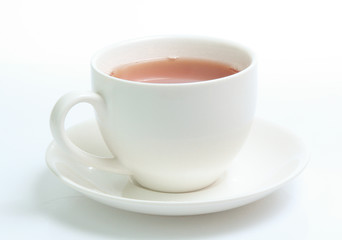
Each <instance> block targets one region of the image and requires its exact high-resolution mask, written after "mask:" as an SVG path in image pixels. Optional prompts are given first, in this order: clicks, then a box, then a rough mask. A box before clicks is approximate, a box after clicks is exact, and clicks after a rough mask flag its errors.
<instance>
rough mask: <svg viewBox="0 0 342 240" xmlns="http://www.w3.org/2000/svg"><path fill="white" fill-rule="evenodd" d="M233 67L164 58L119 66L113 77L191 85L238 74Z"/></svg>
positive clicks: (194, 60)
mask: <svg viewBox="0 0 342 240" xmlns="http://www.w3.org/2000/svg"><path fill="white" fill-rule="evenodd" d="M237 72H238V70H236V69H235V68H233V67H232V66H230V65H228V64H225V63H221V62H217V61H212V60H204V59H194V58H164V59H154V60H146V61H141V62H135V63H130V64H126V65H122V66H119V67H117V68H115V69H114V70H113V71H112V72H111V74H110V75H111V76H114V77H117V78H121V79H126V80H131V81H137V82H146V83H190V82H198V81H206V80H212V79H217V78H222V77H226V76H229V75H232V74H235V73H237Z"/></svg>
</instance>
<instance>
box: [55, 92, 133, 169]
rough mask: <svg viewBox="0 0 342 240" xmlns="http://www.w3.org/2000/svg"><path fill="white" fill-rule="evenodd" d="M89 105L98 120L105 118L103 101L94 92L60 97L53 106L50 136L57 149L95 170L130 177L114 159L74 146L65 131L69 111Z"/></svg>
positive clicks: (74, 93)
mask: <svg viewBox="0 0 342 240" xmlns="http://www.w3.org/2000/svg"><path fill="white" fill-rule="evenodd" d="M82 102H85V103H89V104H90V105H92V106H93V108H94V109H95V111H96V113H97V114H98V116H99V118H103V117H104V116H105V112H106V107H105V101H104V99H103V98H102V97H101V96H100V95H99V94H97V93H95V92H90V91H84V92H70V93H67V94H65V95H64V96H62V97H61V98H60V99H59V100H58V101H57V103H56V105H55V106H54V108H53V110H52V113H51V117H50V128H51V132H52V135H53V137H54V139H55V141H56V143H57V144H58V146H59V147H61V148H63V150H65V151H67V152H69V153H71V154H72V155H74V156H75V157H76V159H78V161H80V162H81V163H83V164H86V165H89V166H93V167H95V168H98V169H101V170H106V171H110V172H115V173H118V174H127V175H130V174H131V173H130V171H129V170H128V169H126V168H125V167H124V166H122V165H121V164H120V162H119V161H118V160H116V159H115V158H108V157H100V156H95V155H93V154H91V153H89V152H86V151H84V150H82V149H81V148H79V147H78V146H76V145H75V144H74V143H73V142H72V141H71V140H70V138H69V137H68V136H67V134H66V131H65V127H64V124H65V118H66V116H67V114H68V112H69V111H70V109H71V108H72V107H73V106H75V105H76V104H78V103H82Z"/></svg>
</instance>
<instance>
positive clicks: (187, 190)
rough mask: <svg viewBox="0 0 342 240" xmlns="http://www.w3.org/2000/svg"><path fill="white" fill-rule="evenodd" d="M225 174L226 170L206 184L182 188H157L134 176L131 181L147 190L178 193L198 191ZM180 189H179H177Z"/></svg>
mask: <svg viewBox="0 0 342 240" xmlns="http://www.w3.org/2000/svg"><path fill="white" fill-rule="evenodd" d="M223 175H225V172H224V173H223V174H221V175H220V176H219V177H218V178H216V179H215V180H214V181H212V182H210V183H209V184H205V185H203V184H202V185H200V186H199V187H195V188H185V187H181V188H178V187H171V188H170V187H168V189H167V190H166V188H163V189H160V188H157V187H149V186H147V185H143V184H141V183H140V182H139V181H137V180H136V179H135V178H134V176H130V181H131V182H132V183H133V184H134V185H136V186H138V187H141V188H144V189H147V190H150V191H154V192H161V193H174V194H177V193H190V192H196V191H201V190H203V189H205V188H207V187H210V186H211V185H213V184H215V183H216V182H217V181H218V180H219V179H221V177H222V176H223ZM177 189H179V190H177Z"/></svg>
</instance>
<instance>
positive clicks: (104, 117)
mask: <svg viewBox="0 0 342 240" xmlns="http://www.w3.org/2000/svg"><path fill="white" fill-rule="evenodd" d="M91 79H92V91H86V92H71V93H67V94H66V95H64V96H62V97H61V98H60V99H59V101H58V102H57V103H56V105H55V107H54V109H53V111H52V114H51V120H50V125H51V131H52V134H53V137H54V139H55V141H56V142H57V144H58V145H59V146H60V147H61V148H62V149H63V150H65V151H66V152H68V153H69V154H72V155H73V156H74V157H75V159H77V160H78V161H80V162H82V163H85V164H87V165H88V166H89V165H90V166H93V167H95V168H98V169H101V170H105V171H110V172H113V174H127V175H129V176H131V178H132V179H133V180H134V181H135V182H136V183H137V184H140V185H141V186H143V187H146V188H149V189H152V190H155V191H164V192H188V191H194V190H199V189H201V188H204V187H206V186H209V185H210V184H212V183H214V182H215V181H216V180H217V179H218V178H219V177H220V176H221V175H222V174H223V173H224V172H225V171H226V170H229V163H230V162H231V161H232V160H233V159H234V158H235V156H236V155H237V154H238V152H239V150H240V148H241V147H242V146H243V143H244V141H245V139H246V138H247V136H248V133H249V130H250V127H251V125H252V122H253V118H254V112H255V105H256V95H257V74H256V61H255V57H254V55H253V54H252V53H251V51H250V50H248V49H247V48H245V47H243V46H240V45H239V44H236V43H232V42H229V41H226V40H220V39H212V38H207V37H193V36H157V37H146V38H140V39H134V40H128V41H124V42H120V43H116V44H114V45H111V46H109V47H106V48H104V49H102V50H100V51H99V52H97V53H96V54H95V55H94V56H93V58H92V60H91ZM81 102H85V103H89V104H91V105H92V106H93V108H94V109H95V115H96V119H97V123H98V126H99V129H100V131H101V134H102V136H103V139H104V141H105V143H106V144H107V147H108V149H109V150H110V152H111V153H112V154H113V157H111V158H108V157H103V156H95V155H92V154H90V153H88V152H86V149H80V148H79V147H77V146H76V145H75V144H73V142H72V141H71V140H70V139H69V138H68V136H67V133H66V131H65V129H64V122H65V117H66V115H67V113H68V112H69V110H70V109H71V108H72V107H73V106H74V105H76V104H78V103H81Z"/></svg>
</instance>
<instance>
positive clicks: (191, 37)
mask: <svg viewBox="0 0 342 240" xmlns="http://www.w3.org/2000/svg"><path fill="white" fill-rule="evenodd" d="M157 39H160V40H162V39H174V40H182V39H184V40H194V41H196V40H202V41H207V42H213V43H220V44H225V45H230V46H233V47H235V48H237V49H239V50H240V51H242V52H245V53H246V54H247V55H248V56H249V57H250V59H251V62H250V64H249V65H248V66H247V67H246V68H244V69H243V70H241V71H239V72H237V73H234V74H232V75H229V76H224V77H220V78H215V79H210V80H206V81H196V82H186V83H162V84H161V83H150V82H149V83H146V82H139V81H130V80H127V79H123V78H118V77H114V76H111V75H108V74H107V73H105V72H103V71H101V70H100V69H99V68H98V67H97V64H96V63H97V61H98V59H99V58H100V57H101V56H102V55H103V54H104V53H106V52H107V51H109V50H110V49H113V48H117V47H120V46H123V45H126V44H130V43H134V42H139V41H145V40H157ZM256 64H257V63H256V56H255V53H254V52H253V51H252V50H251V49H250V48H248V47H247V46H244V45H242V44H240V43H237V42H235V41H231V40H228V39H223V38H214V37H208V36H195V35H156V36H145V37H137V38H131V39H127V40H121V41H118V42H116V43H113V44H110V45H108V46H105V47H103V48H101V49H99V50H98V51H96V52H95V53H94V54H93V56H92V57H91V61H90V65H91V68H92V70H93V71H95V72H97V73H98V74H100V75H102V76H104V77H105V78H108V79H112V80H116V81H119V82H122V83H126V84H132V85H143V86H188V85H203V84H208V83H215V82H221V81H223V80H224V81H228V80H230V79H231V80H233V79H235V78H238V77H240V76H241V75H244V74H246V73H247V72H250V71H251V70H252V69H253V68H255V66H256Z"/></svg>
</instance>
